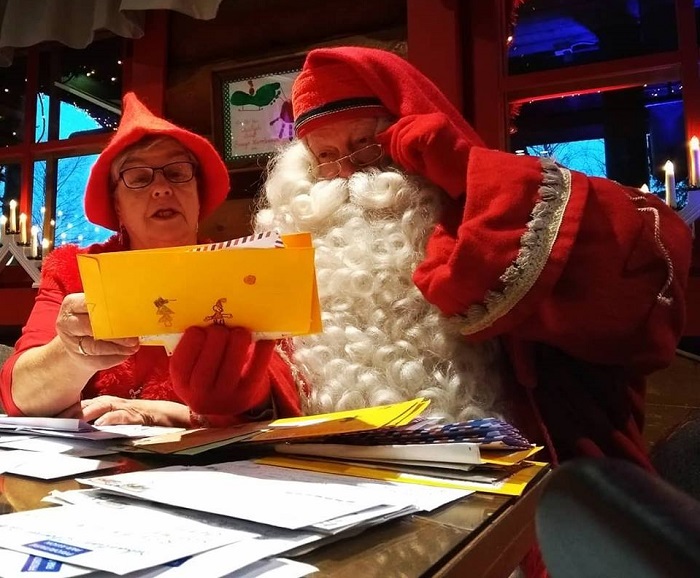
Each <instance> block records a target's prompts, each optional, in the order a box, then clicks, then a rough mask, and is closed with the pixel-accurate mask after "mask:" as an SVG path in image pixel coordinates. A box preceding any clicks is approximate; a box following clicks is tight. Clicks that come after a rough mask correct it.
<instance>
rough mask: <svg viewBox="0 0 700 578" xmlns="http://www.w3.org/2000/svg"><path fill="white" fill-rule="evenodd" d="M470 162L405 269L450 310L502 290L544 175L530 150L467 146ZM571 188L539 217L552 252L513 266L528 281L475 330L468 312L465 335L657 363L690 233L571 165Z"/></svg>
mask: <svg viewBox="0 0 700 578" xmlns="http://www.w3.org/2000/svg"><path fill="white" fill-rule="evenodd" d="M469 158H470V161H469V168H468V177H467V188H468V190H469V193H468V195H467V198H466V203H465V204H464V205H463V206H462V208H461V210H459V211H453V213H452V216H451V217H452V221H453V222H449V221H450V220H449V219H445V222H446V223H447V224H446V225H445V226H441V227H438V229H437V230H436V232H435V234H434V235H433V236H432V238H431V240H430V242H429V244H428V248H427V255H426V259H425V261H424V262H423V263H421V265H420V266H419V267H418V268H417V270H416V273H415V276H414V280H415V282H416V285H417V286H418V287H419V288H420V289H421V291H422V292H423V294H424V295H425V296H426V298H427V299H428V300H429V301H431V302H432V303H435V304H436V305H438V306H439V307H440V309H441V310H443V311H444V312H445V313H447V314H449V315H460V314H466V313H467V312H468V311H469V310H470V309H472V308H474V307H476V309H479V308H480V307H481V306H482V305H483V304H484V301H485V300H486V298H487V296H488V295H489V294H490V293H491V292H502V291H503V290H504V285H505V284H504V282H503V281H502V280H501V276H502V275H503V273H504V272H505V271H506V269H507V268H508V266H509V265H511V264H512V262H513V261H514V260H515V259H516V257H517V255H518V252H519V251H520V250H521V244H522V238H523V235H524V234H525V233H526V226H527V224H528V223H530V222H531V221H532V220H533V218H532V217H531V212H532V211H533V210H534V208H535V205H536V204H537V202H538V201H539V200H540V193H541V192H542V190H541V185H542V181H543V178H544V171H543V168H542V165H541V163H540V161H539V160H538V159H534V158H531V157H519V156H514V155H510V154H507V153H503V152H498V151H491V150H486V149H481V148H474V149H472V150H471V152H470V157H469ZM504 166H507V167H508V170H507V171H504V170H503V167H504ZM569 189H570V195H569V197H568V200H566V202H565V203H564V204H563V205H562V206H561V211H562V214H561V220H560V221H557V220H556V219H557V217H556V216H552V218H551V219H550V220H547V218H543V220H542V222H541V223H540V227H541V228H542V229H541V231H543V230H544V229H547V228H548V227H549V228H550V229H554V230H552V231H551V232H552V234H553V235H554V241H553V244H552V246H551V249H549V251H548V252H547V253H545V254H544V255H543V256H540V257H541V261H542V262H541V263H538V262H537V260H538V258H540V257H538V256H537V254H536V249H537V246H536V247H535V250H534V251H533V255H531V257H532V261H531V265H529V267H530V269H528V268H527V267H528V266H524V267H522V271H520V274H521V277H522V278H527V277H528V276H529V275H532V284H531V286H530V287H529V288H528V290H527V291H526V292H525V294H523V295H522V296H519V298H517V299H514V301H513V303H512V304H511V306H510V307H509V308H507V310H504V311H503V312H501V314H500V315H498V314H494V315H493V316H492V317H491V319H490V323H488V324H487V325H485V326H484V327H483V328H479V329H478V330H472V329H470V327H469V320H467V321H466V322H465V332H466V333H468V335H469V338H470V339H473V340H479V339H484V338H490V337H494V336H496V335H504V334H512V335H513V336H514V337H516V338H517V339H520V340H524V341H530V342H536V343H543V344H547V345H549V346H551V347H554V348H559V349H561V350H563V351H565V352H566V353H568V354H570V355H572V356H574V357H576V358H579V359H582V360H585V361H588V362H591V363H596V364H605V365H612V366H623V367H626V368H628V370H630V371H632V372H633V373H637V374H639V373H649V372H651V371H654V370H656V369H659V368H661V367H665V366H666V365H668V363H670V361H671V359H672V358H673V355H674V353H675V347H676V344H677V342H678V339H679V337H680V335H681V332H682V329H683V323H684V312H685V302H684V299H685V287H686V282H687V276H688V269H689V264H690V248H691V245H690V243H691V236H690V230H689V229H688V227H687V226H686V225H685V223H683V221H682V220H681V219H679V218H678V216H677V215H676V214H675V212H674V211H673V210H671V209H669V208H668V207H667V206H666V205H665V204H664V203H663V202H662V201H661V200H660V199H659V198H657V197H656V196H655V195H644V194H642V193H641V192H640V191H638V190H637V189H633V188H628V187H622V186H621V185H619V184H618V183H615V182H613V181H609V180H606V179H599V178H588V177H586V176H585V175H583V174H580V173H576V172H571V183H570V187H567V186H566V183H563V189H562V191H564V192H566V191H568V190H569ZM547 194H549V193H547ZM454 208H455V209H456V206H455V207H454ZM613 216H614V218H613ZM657 235H658V237H657ZM545 248H546V247H540V249H545ZM540 265H541V268H538V267H539V266H540ZM667 301H668V302H667ZM486 318H487V319H488V318H489V317H488V315H487V316H486Z"/></svg>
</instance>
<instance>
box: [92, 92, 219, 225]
mask: <svg viewBox="0 0 700 578" xmlns="http://www.w3.org/2000/svg"><path fill="white" fill-rule="evenodd" d="M123 103H124V108H123V112H122V117H121V120H120V122H119V127H118V128H117V131H116V132H115V133H114V136H113V137H112V139H111V140H110V142H109V144H108V145H107V147H106V148H105V149H104V150H103V151H102V153H101V154H100V155H99V157H97V161H95V164H94V165H93V166H92V169H91V171H90V177H89V179H88V182H87V187H86V189H85V215H86V216H87V218H88V220H89V221H90V222H91V223H95V224H96V225H101V226H103V227H106V228H107V229H112V230H113V231H116V230H118V229H119V220H118V219H117V215H116V213H115V212H114V202H113V199H112V197H111V195H110V194H109V191H110V190H111V186H110V176H109V173H110V168H111V166H112V161H113V160H114V159H115V158H116V157H117V156H118V155H119V153H121V152H122V151H123V150H124V149H125V148H126V147H128V146H130V145H132V144H135V143H136V142H138V141H139V140H141V139H142V138H144V137H146V136H151V135H163V136H169V137H172V138H174V139H176V140H178V141H180V143H182V145H183V146H185V147H186V148H188V149H189V150H190V151H192V153H193V154H194V156H195V157H196V158H197V161H198V162H199V169H198V171H197V178H198V179H199V180H200V182H198V186H199V195H200V213H199V218H200V219H203V218H204V217H206V216H207V215H209V214H211V213H212V212H213V211H214V209H216V208H217V207H218V206H219V205H220V204H221V203H222V202H223V201H225V200H226V197H227V196H228V193H229V189H230V184H229V175H228V169H227V168H226V165H225V164H224V162H223V161H222V160H221V157H220V156H219V153H217V152H216V149H215V148H214V147H213V146H212V144H211V143H210V142H209V141H208V140H207V139H205V138H204V137H202V136H199V135H198V134H195V133H193V132H190V131H188V130H185V129H184V128H181V127H179V126H176V125H174V124H172V123H170V122H168V121H167V120H164V119H162V118H159V117H157V116H155V115H153V114H152V113H151V112H150V111H149V110H148V109H147V108H146V107H145V106H144V105H143V104H142V103H141V102H140V101H139V100H138V99H137V98H136V95H135V94H134V93H132V92H129V93H127V94H125V95H124V98H123Z"/></svg>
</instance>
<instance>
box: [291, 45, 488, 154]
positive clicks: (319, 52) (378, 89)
mask: <svg viewBox="0 0 700 578" xmlns="http://www.w3.org/2000/svg"><path fill="white" fill-rule="evenodd" d="M366 96H376V97H378V98H379V100H380V101H381V102H382V104H383V105H384V107H385V108H386V109H387V110H388V111H389V113H390V114H391V115H392V116H394V117H396V118H403V117H406V116H409V115H413V114H430V113H433V112H439V113H442V114H444V115H445V116H446V117H447V118H448V119H449V121H450V123H452V124H453V125H454V127H455V129H456V130H457V131H458V132H459V133H460V134H462V135H463V137H464V138H465V139H466V141H467V142H470V143H474V144H480V145H483V141H482V140H481V138H480V137H479V135H477V134H476V132H475V131H474V129H473V128H472V127H471V126H469V124H468V123H467V121H466V120H464V118H463V117H462V115H461V114H460V113H459V112H458V111H457V109H456V108H455V107H454V106H453V105H452V103H451V102H450V101H449V100H448V99H447V97H446V96H445V95H444V94H442V92H440V90H439V89H438V88H437V87H436V86H435V85H434V84H433V83H432V82H431V81H430V80H429V79H428V78H427V77H425V76H424V75H423V74H421V73H420V72H419V71H418V69H416V68H415V67H414V66H413V65H411V64H410V63H409V62H407V61H406V60H404V59H403V58H401V57H400V56H398V55H396V54H393V53H391V52H387V51H385V50H378V49H376V48H364V47H361V46H340V47H335V48H317V49H315V50H311V51H310V52H309V53H308V54H307V55H306V60H305V61H304V66H303V68H302V71H301V73H299V75H298V76H297V78H296V79H295V81H294V85H293V87H292V105H293V108H294V117H295V118H298V117H299V116H300V115H302V114H306V113H308V112H309V111H312V110H314V109H317V108H320V107H322V106H323V105H327V104H329V103H332V102H334V101H338V100H343V99H347V98H355V97H366ZM330 119H331V117H328V120H330Z"/></svg>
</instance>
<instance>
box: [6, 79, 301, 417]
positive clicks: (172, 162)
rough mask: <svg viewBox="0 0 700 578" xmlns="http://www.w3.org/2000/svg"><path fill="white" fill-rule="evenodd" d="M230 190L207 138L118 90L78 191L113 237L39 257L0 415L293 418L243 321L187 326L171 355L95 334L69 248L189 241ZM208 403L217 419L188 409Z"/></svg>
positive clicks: (276, 370) (285, 393) (268, 344)
mask: <svg viewBox="0 0 700 578" xmlns="http://www.w3.org/2000/svg"><path fill="white" fill-rule="evenodd" d="M228 190H229V180H228V172H227V170H226V167H225V165H224V164H223V162H222V161H221V158H220V157H219V155H218V154H217V152H216V151H215V150H214V148H213V147H212V145H211V144H210V143H209V142H208V141H207V140H206V139H204V138H202V137H200V136H198V135H196V134H193V133H191V132H189V131H187V130H184V129H182V128H180V127H178V126H175V125H173V124H171V123H169V122H167V121H165V120H163V119H161V118H158V117H156V116H154V115H153V114H152V113H151V112H150V111H149V110H148V109H147V108H146V107H145V106H143V105H142V104H141V103H140V102H139V101H138V100H137V99H136V97H135V96H134V95H133V94H132V93H129V94H127V95H125V97H124V111H123V115H122V120H121V123H120V125H119V128H118V130H117V132H116V133H115V135H114V137H113V138H112V140H111V141H110V143H109V145H108V146H107V147H106V148H105V150H104V151H103V152H102V153H101V154H100V156H99V157H98V159H97V161H96V162H95V165H94V166H93V168H92V171H91V173H90V178H89V180H88V184H87V189H86V193H85V213H86V215H87V217H88V219H89V220H90V221H91V222H92V223H95V224H96V225H101V226H103V227H107V228H109V229H112V230H114V231H118V234H117V235H115V236H113V237H112V238H110V239H109V240H108V241H107V242H106V243H103V244H95V245H92V246H90V247H88V248H87V249H79V248H78V247H75V246H66V247H61V248H59V249H57V250H55V251H54V252H53V253H51V255H50V256H49V257H48V258H47V259H46V261H45V263H44V266H43V270H42V281H41V285H40V287H39V293H38V295H37V298H36V302H35V305H34V308H33V310H32V313H31V315H30V317H29V320H28V322H27V325H26V326H25V327H24V329H23V332H22V337H21V338H20V339H19V340H18V342H17V344H16V350H15V354H14V356H13V357H11V358H10V359H9V360H8V361H7V363H6V364H5V365H4V366H3V368H2V373H1V374H0V394H1V396H2V402H3V405H4V407H5V410H6V411H7V412H8V413H9V414H11V415H22V414H24V415H42V416H57V415H59V416H70V417H81V418H82V419H85V420H87V421H94V423H96V424H97V425H107V424H120V423H136V424H157V425H165V426H179V427H189V426H191V425H193V426H201V425H208V424H211V425H226V424H230V423H236V422H239V421H243V420H246V419H254V418H256V417H262V416H265V417H267V416H269V415H271V413H272V412H271V411H269V410H275V411H276V412H277V413H278V414H279V415H281V416H286V415H298V413H299V404H298V395H297V393H296V390H295V386H294V385H293V382H292V380H291V377H289V376H288V370H287V369H286V366H285V364H284V363H283V362H282V361H281V360H280V359H279V357H277V355H276V353H275V352H274V345H275V344H274V342H273V341H260V342H257V343H253V341H252V339H251V334H250V332H249V331H248V330H246V329H245V328H242V327H234V328H228V327H225V326H221V325H217V326H208V327H203V328H201V327H190V328H189V329H187V330H186V331H185V333H184V335H183V337H182V339H181V341H180V343H179V344H178V346H177V348H176V349H175V351H174V353H173V356H172V358H168V356H167V355H166V353H165V350H164V349H163V348H160V347H139V340H138V338H136V337H134V338H129V339H113V340H98V339H94V338H93V336H92V330H91V327H90V320H89V317H88V312H87V307H86V303H85V295H84V293H83V292H82V283H81V281H80V275H79V272H78V266H77V254H78V253H81V252H87V253H104V252H111V251H126V250H132V249H155V248H161V247H174V246H182V245H192V244H196V243H197V241H198V238H197V228H198V223H199V221H200V220H201V219H202V218H204V217H206V216H207V215H209V214H210V213H211V212H212V211H213V210H214V209H215V208H216V207H217V206H218V205H219V204H220V203H221V202H223V201H224V200H225V198H226V195H227V194H228ZM217 391H218V392H219V393H218V394H217V393H216V392H217ZM202 394H203V395H205V396H207V397H208V398H209V399H207V400H205V399H204V398H202ZM216 395H220V396H221V399H220V400H214V399H212V396H216ZM205 401H206V404H207V405H208V406H209V407H216V409H215V412H216V415H206V416H203V415H200V414H199V413H197V412H198V410H199V408H201V407H202V404H203V403H204V402H205ZM211 404H213V405H211ZM210 413H211V412H210Z"/></svg>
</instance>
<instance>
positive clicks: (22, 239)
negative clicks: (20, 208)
mask: <svg viewBox="0 0 700 578" xmlns="http://www.w3.org/2000/svg"><path fill="white" fill-rule="evenodd" d="M19 244H20V245H26V244H27V215H25V214H24V213H22V214H21V215H20V216H19Z"/></svg>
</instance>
